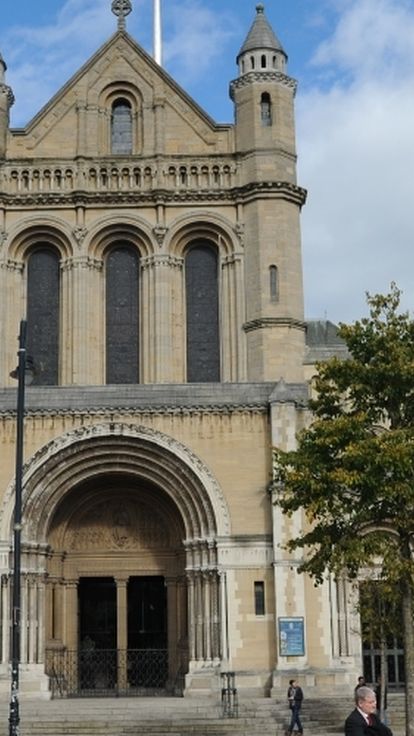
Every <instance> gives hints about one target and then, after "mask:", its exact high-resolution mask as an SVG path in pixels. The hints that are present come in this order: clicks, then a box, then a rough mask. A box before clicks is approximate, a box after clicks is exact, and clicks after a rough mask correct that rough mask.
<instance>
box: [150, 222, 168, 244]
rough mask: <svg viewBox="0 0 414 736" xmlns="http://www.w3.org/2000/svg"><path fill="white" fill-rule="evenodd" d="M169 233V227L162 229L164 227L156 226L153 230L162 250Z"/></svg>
mask: <svg viewBox="0 0 414 736" xmlns="http://www.w3.org/2000/svg"><path fill="white" fill-rule="evenodd" d="M167 232H168V227H162V225H156V226H155V227H154V228H153V233H154V235H155V237H156V239H157V243H158V245H159V246H160V248H161V246H162V244H163V242H164V238H165V236H166V234H167Z"/></svg>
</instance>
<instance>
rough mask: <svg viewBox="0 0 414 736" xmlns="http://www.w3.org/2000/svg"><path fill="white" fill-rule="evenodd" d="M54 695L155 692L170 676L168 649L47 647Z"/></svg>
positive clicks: (101, 695) (85, 695)
mask: <svg viewBox="0 0 414 736" xmlns="http://www.w3.org/2000/svg"><path fill="white" fill-rule="evenodd" d="M46 674H48V675H49V677H50V687H51V692H52V697H109V696H111V695H112V696H138V695H152V694H154V693H156V692H159V691H160V690H164V689H165V688H166V685H167V679H168V652H167V650H166V649H128V650H120V649H79V650H67V649H66V650H56V649H54V650H53V649H49V650H46Z"/></svg>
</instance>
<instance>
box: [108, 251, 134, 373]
mask: <svg viewBox="0 0 414 736" xmlns="http://www.w3.org/2000/svg"><path fill="white" fill-rule="evenodd" d="M138 274H139V258H138V256H137V253H136V252H135V250H134V249H133V248H131V247H130V246H129V245H121V244H120V245H118V246H117V247H115V248H113V250H111V251H110V253H109V255H108V258H107V261H106V382H107V383H138V382H139V368H138V366H139V335H138V324H139V320H138Z"/></svg>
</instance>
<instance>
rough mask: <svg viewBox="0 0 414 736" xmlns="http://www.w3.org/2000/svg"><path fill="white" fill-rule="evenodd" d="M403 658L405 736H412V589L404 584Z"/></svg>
mask: <svg viewBox="0 0 414 736" xmlns="http://www.w3.org/2000/svg"><path fill="white" fill-rule="evenodd" d="M402 615H403V634H404V658H405V716H406V727H405V733H406V736H414V630H413V589H412V585H411V584H410V582H409V581H408V582H405V583H404V586H403V596H402Z"/></svg>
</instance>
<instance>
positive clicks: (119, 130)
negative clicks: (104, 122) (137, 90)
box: [111, 98, 132, 155]
mask: <svg viewBox="0 0 414 736" xmlns="http://www.w3.org/2000/svg"><path fill="white" fill-rule="evenodd" d="M111 152H112V153H115V154H125V155H129V154H131V153H132V110H131V105H130V103H129V102H128V100H125V99H123V98H122V99H118V100H115V102H114V103H113V105H112V115H111Z"/></svg>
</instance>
